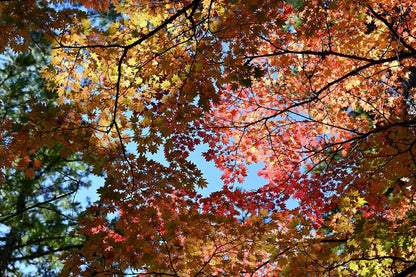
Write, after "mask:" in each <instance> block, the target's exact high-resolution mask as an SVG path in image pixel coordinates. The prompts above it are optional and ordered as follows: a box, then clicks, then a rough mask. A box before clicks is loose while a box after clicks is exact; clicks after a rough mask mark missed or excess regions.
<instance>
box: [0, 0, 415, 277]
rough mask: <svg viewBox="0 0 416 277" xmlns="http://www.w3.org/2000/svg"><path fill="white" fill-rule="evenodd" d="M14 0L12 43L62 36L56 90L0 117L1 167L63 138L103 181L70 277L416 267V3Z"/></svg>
mask: <svg viewBox="0 0 416 277" xmlns="http://www.w3.org/2000/svg"><path fill="white" fill-rule="evenodd" d="M13 2H14V1H5V2H1V4H0V12H1V13H2V18H5V19H4V20H2V21H1V22H0V26H1V30H2V31H1V32H2V34H4V37H5V38H6V39H5V40H2V41H1V42H0V50H3V49H12V50H14V51H16V52H22V51H28V50H30V49H31V47H35V46H33V45H36V43H37V40H39V39H40V38H41V39H42V40H46V41H48V43H50V45H51V46H50V52H51V58H50V59H49V60H48V62H47V64H46V65H45V66H44V67H43V68H42V69H41V74H42V77H43V78H45V79H46V80H47V88H48V89H49V90H50V91H53V92H55V93H56V94H57V98H56V104H55V105H54V106H53V107H48V106H47V105H45V104H44V103H41V102H39V103H36V102H30V103H29V104H30V109H29V111H28V113H29V114H28V117H27V121H25V124H22V126H21V127H20V128H14V127H13V126H14V123H13V122H12V121H11V120H8V119H7V118H4V119H3V120H2V121H1V123H0V132H1V133H0V135H1V138H2V139H3V142H2V143H1V144H0V158H1V163H0V165H1V167H2V170H3V173H4V172H5V171H7V170H10V169H14V170H23V171H24V172H25V176H26V178H29V179H31V178H34V177H35V176H36V174H37V172H38V171H39V170H41V169H42V168H43V167H44V166H45V162H44V161H42V160H41V159H39V158H33V157H34V156H33V155H34V153H37V152H38V151H40V150H41V149H43V147H49V148H53V147H59V149H60V150H59V151H60V156H61V157H63V158H68V157H70V156H71V155H79V158H80V160H81V161H82V162H83V163H85V164H87V165H88V166H89V167H90V168H91V172H89V173H93V174H96V175H100V176H104V177H105V184H104V185H103V186H102V187H100V188H99V189H98V192H99V194H100V199H99V200H98V201H97V202H95V203H94V204H93V205H91V206H90V207H89V208H88V209H87V212H86V216H85V217H84V218H83V219H81V220H80V221H79V228H78V229H77V230H74V232H73V233H74V234H78V235H81V236H82V237H83V238H84V240H85V242H84V243H83V246H82V247H79V248H76V249H73V250H72V251H68V252H64V253H63V254H62V256H61V259H63V260H64V261H65V266H64V268H63V271H62V275H63V276H70V275H74V276H122V275H123V274H133V275H137V276H407V275H410V274H414V272H416V254H415V250H414V247H416V241H415V239H414V237H415V226H416V210H415V208H414V201H415V193H416V187H415V186H413V184H414V183H415V181H416V175H415V169H416V159H415V155H416V153H415V152H414V151H416V147H415V143H416V133H415V130H414V129H413V128H415V124H416V117H415V116H416V99H415V92H416V91H415V90H416V67H415V65H414V62H415V57H416V26H415V22H416V14H415V12H416V3H414V1H411V0H407V1H395V0H388V1H373V0H367V1H358V0H340V1H331V0H329V1H318V0H305V1H301V0H300V1H295V0H291V1H276V0H229V1H228V0H193V1H190V0H179V1H119V0H111V1H99V0H94V1H81V0H80V1H69V2H70V3H63V1H52V0H51V1H46V0H44V1H19V4H18V5H14V4H13ZM20 2H21V3H20ZM81 7H82V8H81ZM34 14H39V15H40V16H34ZM5 15H7V17H3V16H5ZM100 17H101V18H107V20H106V21H105V23H103V22H104V21H100V20H98V19H99V18H100ZM22 19H24V20H22ZM3 32H4V33H3ZM0 81H1V80H0ZM6 138H7V140H6ZM199 144H206V145H207V146H208V150H207V151H206V152H205V153H204V154H203V155H204V157H205V158H206V160H208V161H213V162H214V163H215V165H216V166H217V167H218V168H219V169H221V170H222V172H223V175H222V180H223V184H220V185H219V184H214V185H216V186H218V185H219V186H220V187H222V188H221V189H220V190H218V191H217V192H214V193H212V194H211V195H201V194H200V191H199V190H198V189H200V188H203V187H205V186H207V183H206V181H205V179H204V178H203V175H202V174H203V172H202V171H201V170H202V169H199V168H198V166H197V165H196V164H194V163H193V161H192V160H190V158H189V154H190V153H191V152H192V151H194V149H195V146H196V145H199ZM133 147H134V149H135V151H131V149H133ZM158 151H161V152H162V153H164V156H165V159H166V161H167V162H166V163H162V162H160V161H155V160H153V159H151V158H149V155H148V154H149V153H156V152H158ZM251 164H260V165H261V166H262V169H261V170H260V171H259V172H258V175H259V176H261V177H263V178H264V179H265V180H267V184H266V185H265V186H262V187H260V188H258V189H256V190H247V189H245V188H244V186H243V187H241V186H242V185H241V184H242V183H244V181H245V178H246V176H247V174H248V170H249V168H250V165H251ZM209 185H213V184H209ZM289 200H295V201H297V203H298V204H297V205H296V206H295V207H293V205H287V203H288V201H289ZM292 202H293V201H292Z"/></svg>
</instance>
